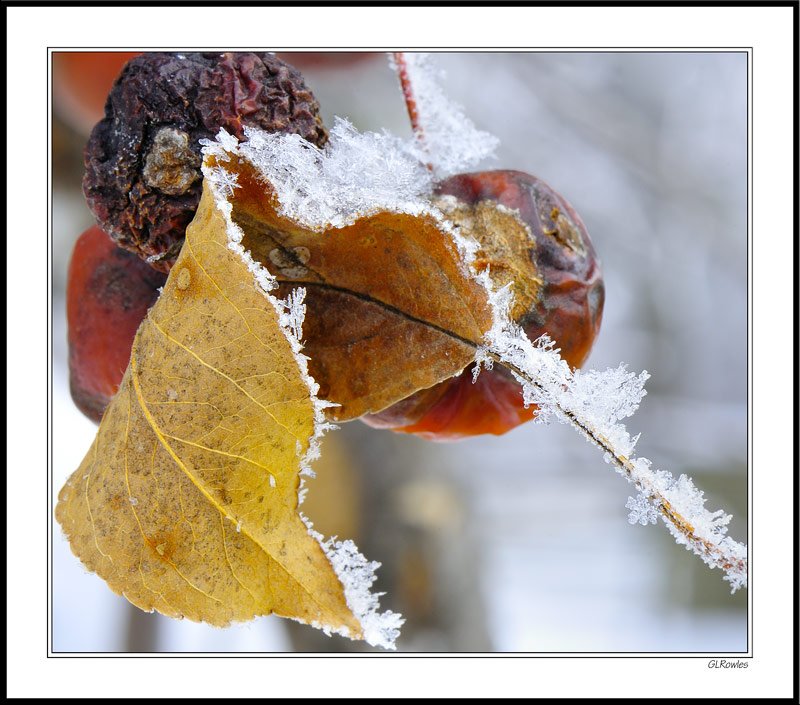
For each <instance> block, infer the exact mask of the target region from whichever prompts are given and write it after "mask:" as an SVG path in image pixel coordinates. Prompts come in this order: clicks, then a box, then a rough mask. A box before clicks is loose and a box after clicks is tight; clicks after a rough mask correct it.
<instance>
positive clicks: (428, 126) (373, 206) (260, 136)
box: [204, 54, 747, 643]
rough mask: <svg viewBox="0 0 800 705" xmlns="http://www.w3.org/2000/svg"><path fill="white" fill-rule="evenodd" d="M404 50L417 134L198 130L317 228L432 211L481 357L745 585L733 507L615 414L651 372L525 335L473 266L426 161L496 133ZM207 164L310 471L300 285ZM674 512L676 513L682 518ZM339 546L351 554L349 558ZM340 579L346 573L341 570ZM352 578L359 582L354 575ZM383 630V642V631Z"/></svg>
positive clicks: (478, 149) (340, 558)
mask: <svg viewBox="0 0 800 705" xmlns="http://www.w3.org/2000/svg"><path fill="white" fill-rule="evenodd" d="M405 58H406V62H407V66H408V69H409V73H410V74H411V76H412V78H413V81H414V86H415V89H416V93H415V99H416V100H417V103H418V111H419V116H420V118H421V121H422V128H423V129H422V132H423V135H424V139H425V144H424V145H422V144H420V142H419V141H418V140H416V139H413V140H402V139H399V138H397V137H395V136H393V135H390V134H389V133H387V132H385V131H384V132H383V133H381V134H377V133H371V132H367V133H359V132H358V131H356V130H355V128H354V127H353V126H352V125H351V124H350V123H349V122H347V121H346V120H342V119H338V118H337V119H336V122H335V124H334V126H333V129H332V130H331V131H330V140H329V142H328V144H327V145H326V146H325V148H324V149H319V148H317V147H316V146H315V145H312V144H310V143H308V142H306V141H305V140H303V139H302V138H301V137H299V136H297V135H280V134H268V133H264V132H261V131H259V130H256V129H252V128H245V135H246V138H247V140H246V141H245V142H243V143H241V144H239V143H238V142H237V140H236V139H235V138H234V137H232V136H231V135H229V134H227V133H226V132H225V131H224V130H220V132H219V134H218V135H217V138H216V141H211V140H205V141H204V152H205V153H206V154H213V155H215V156H216V157H217V159H218V163H222V162H224V161H226V160H227V158H228V157H227V154H226V153H227V152H232V153H238V154H240V155H242V156H245V157H246V158H247V159H249V160H250V161H251V162H252V163H253V164H254V165H255V167H256V168H257V169H258V171H259V172H260V174H261V176H262V177H263V178H264V179H266V180H267V181H269V182H270V184H271V185H272V186H273V188H274V189H275V191H276V194H277V197H278V200H279V203H280V208H281V212H282V214H283V215H285V216H287V217H290V218H293V219H295V220H296V221H297V222H299V223H300V224H302V225H304V226H306V227H308V228H311V229H316V230H319V231H323V230H325V229H326V228H329V227H342V226H345V225H348V224H351V223H353V222H354V221H355V220H356V219H358V218H360V217H364V216H367V215H370V214H372V213H375V212H379V211H388V212H397V213H408V214H411V215H421V214H430V215H432V216H433V217H435V218H436V219H437V220H438V221H439V223H440V225H441V227H442V230H443V231H445V232H446V233H447V234H448V235H449V236H450V237H451V238H452V239H453V241H454V243H455V245H456V247H457V248H458V251H459V254H460V256H461V259H462V262H463V265H464V269H465V271H466V272H468V273H469V275H470V276H472V277H473V278H474V279H475V280H476V281H477V282H478V283H480V284H481V285H482V286H483V287H484V288H485V290H486V292H487V299H488V303H489V306H490V307H491V310H492V315H493V325H492V328H491V329H490V330H489V331H488V332H487V333H486V335H485V339H484V341H483V345H481V346H479V347H478V349H477V351H476V359H477V360H478V361H479V362H480V363H481V364H483V366H484V367H487V368H488V367H491V365H492V363H493V362H500V363H502V364H504V365H505V366H506V367H507V368H508V369H509V370H511V372H512V374H513V375H514V376H515V377H516V379H517V380H518V381H519V383H520V384H521V385H522V393H523V397H524V401H525V403H526V405H531V404H535V405H536V406H537V407H538V411H537V420H538V421H540V422H546V421H548V420H550V419H551V418H553V417H555V418H556V419H558V420H559V421H561V422H563V423H569V424H571V425H572V426H573V427H575V428H577V429H579V430H580V431H581V432H582V433H583V434H584V436H585V437H586V438H587V439H588V440H589V441H591V442H592V443H594V444H595V445H597V446H598V447H600V449H601V450H602V451H603V453H604V457H605V459H606V461H607V462H610V463H612V464H614V465H615V466H616V468H617V470H618V472H620V473H621V474H622V475H623V476H625V477H626V479H628V481H630V482H632V483H633V484H634V485H635V486H636V487H637V489H638V490H639V491H640V494H639V495H638V496H637V498H636V499H633V498H631V499H629V502H628V505H626V506H627V507H628V509H630V510H631V513H630V514H629V519H630V520H631V522H632V523H644V524H649V523H654V520H655V517H656V516H659V515H660V516H661V518H662V520H663V521H664V522H665V523H666V524H667V526H668V528H669V530H670V531H671V532H672V534H673V536H674V537H675V539H676V541H677V542H678V543H682V544H684V545H685V546H686V547H687V548H688V549H691V550H693V551H694V552H695V553H697V554H698V555H700V557H701V558H702V559H703V560H704V561H706V562H707V563H708V564H709V565H710V566H711V567H720V568H722V569H723V570H724V571H725V572H726V574H727V575H726V578H725V579H726V580H729V581H730V584H731V588H732V591H735V590H736V589H737V588H739V587H741V586H745V585H746V584H747V563H746V558H747V548H746V547H745V546H744V545H743V544H740V543H737V542H735V541H733V540H732V539H730V538H729V537H727V536H725V533H726V530H727V528H726V524H727V521H728V520H729V517H727V516H726V515H724V514H723V513H721V512H715V513H711V512H709V511H708V510H706V509H705V508H704V506H703V505H704V503H705V500H704V499H703V497H702V493H701V492H699V491H698V490H697V489H696V488H694V486H693V484H692V483H691V480H688V478H686V479H685V478H684V477H683V476H682V477H681V478H680V479H679V480H677V481H676V480H674V478H672V476H671V475H670V474H669V473H667V472H665V471H654V470H653V469H652V468H651V463H650V461H649V460H647V459H646V458H634V457H633V450H634V447H635V445H636V441H637V440H638V436H636V437H634V438H631V436H630V435H629V433H628V432H627V430H626V428H625V426H624V424H622V423H620V420H621V419H624V418H626V417H628V416H630V415H631V414H633V413H634V411H635V410H636V409H637V408H638V406H639V403H640V401H641V399H642V397H643V396H644V395H645V394H646V392H645V390H644V383H645V382H646V380H647V378H648V377H649V375H648V373H647V372H642V373H640V374H639V375H636V374H633V373H631V372H628V371H627V369H626V367H625V365H620V366H619V367H617V368H615V369H608V370H606V371H604V372H598V371H595V370H588V371H580V370H572V369H570V367H569V365H568V364H567V363H566V362H565V361H564V360H563V359H562V358H561V357H560V355H559V351H558V350H557V349H556V348H555V346H554V344H553V342H552V341H551V340H549V339H548V338H547V337H546V336H543V337H542V338H540V339H539V340H537V341H531V340H530V339H528V337H527V336H526V335H525V334H524V332H523V331H522V329H521V328H520V327H519V326H518V325H517V324H516V323H515V322H514V321H513V320H512V319H511V317H510V314H509V311H510V307H511V303H512V294H511V290H510V287H509V286H506V287H503V288H501V289H495V287H494V285H493V283H492V281H491V278H490V277H489V273H488V271H486V270H484V271H483V272H481V273H480V274H477V273H476V272H475V270H474V268H473V266H472V265H473V260H474V256H475V253H476V251H477V250H478V249H479V245H478V244H477V242H475V241H474V240H473V239H471V238H466V237H464V236H462V235H460V234H459V233H458V229H457V228H455V227H453V226H452V224H451V223H450V222H449V221H448V220H447V218H446V217H445V215H444V214H443V213H442V212H441V211H440V210H439V209H437V208H436V207H434V206H432V205H431V203H430V196H431V192H432V189H433V186H434V180H433V175H432V173H431V168H429V165H430V167H432V169H433V172H434V174H435V175H436V176H437V177H438V178H442V177H443V176H445V175H448V174H452V173H457V172H459V171H463V170H465V169H467V168H471V167H473V166H474V165H475V164H476V163H477V162H478V161H479V160H480V159H483V158H484V157H486V156H489V155H490V154H491V152H492V151H493V149H494V147H495V145H496V140H495V139H494V138H492V137H491V136H488V135H487V134H486V133H481V132H480V131H478V130H476V129H475V128H474V126H473V125H472V123H471V122H469V120H467V119H466V118H465V117H464V115H463V112H462V111H461V109H460V108H459V107H458V106H454V105H453V104H452V103H450V102H449V101H447V99H446V98H445V97H444V93H443V91H442V90H441V89H440V88H439V86H438V82H437V77H436V74H435V73H434V72H433V71H432V69H431V67H430V65H429V63H428V59H427V58H425V57H418V56H417V55H413V54H406V55H405ZM204 173H205V175H206V177H207V178H208V179H209V180H210V181H211V182H212V183H213V184H214V185H215V193H216V197H217V203H218V205H219V206H220V209H221V210H222V211H223V213H224V214H225V215H226V218H227V221H228V225H229V241H230V245H229V246H230V247H231V249H234V250H236V251H238V252H239V253H240V256H241V257H242V259H243V261H244V262H245V264H247V266H248V268H250V269H251V271H253V272H254V276H255V278H256V281H257V283H258V285H259V286H260V288H261V289H262V290H263V291H264V293H265V295H267V296H268V298H270V299H271V300H272V301H273V305H274V306H276V310H278V313H279V316H280V317H281V322H282V323H281V325H282V327H283V330H284V332H285V333H286V335H287V338H289V340H290V342H291V343H292V347H293V350H295V354H296V357H297V358H298V364H300V366H301V369H302V370H303V372H304V374H305V375H306V378H307V381H308V384H309V389H310V390H311V393H312V396H313V397H314V399H315V409H316V412H317V422H318V433H317V434H316V435H315V438H314V439H312V445H311V447H310V448H309V450H308V453H307V454H306V458H305V459H304V468H306V469H307V474H310V469H308V462H310V461H311V460H312V459H313V458H314V457H316V456H317V455H318V454H319V441H318V436H320V435H321V434H322V432H324V430H327V428H330V424H327V422H325V418H324V413H323V412H324V408H325V405H326V404H327V402H324V401H321V400H318V399H316V396H315V395H316V392H317V390H318V385H317V384H316V382H314V380H312V379H311V377H310V376H309V375H308V373H307V365H306V360H307V358H305V356H304V355H302V353H301V352H300V350H301V349H302V345H301V344H300V340H299V338H300V335H301V331H302V320H303V315H304V311H301V307H302V308H304V307H303V306H302V297H301V296H299V295H298V298H295V299H292V300H289V301H286V302H278V301H277V300H275V299H274V298H273V297H271V296H269V295H268V292H269V291H271V290H272V289H273V288H274V287H275V281H274V279H273V278H272V277H271V275H269V273H268V272H267V271H266V269H264V268H263V267H261V266H260V265H259V264H257V263H254V262H253V261H252V258H250V255H249V253H247V252H244V251H243V250H242V247H241V244H240V243H241V237H242V234H241V231H240V230H239V229H238V227H237V226H236V225H235V224H234V223H233V222H232V220H231V218H230V211H231V205H230V203H229V202H228V200H227V198H228V197H230V195H231V194H232V192H233V191H234V189H235V188H236V187H237V184H236V179H235V176H234V177H231V176H230V175H228V176H226V175H225V170H224V168H218V169H213V170H212V169H206V168H205V167H204ZM237 248H238V249H237ZM479 369H480V365H476V372H475V376H476V377H477V374H478V373H479ZM301 492H304V489H303V488H301ZM301 496H302V495H301ZM675 517H680V518H681V519H682V523H681V522H680V521H678V520H677V519H675ZM676 524H678V525H676ZM309 530H311V529H310V528H309ZM320 540H321V537H320ZM354 550H355V548H354V547H352V548H351V544H350V543H348V542H344V543H330V542H329V543H328V544H327V548H326V551H327V552H328V553H329V557H330V558H331V561H332V562H336V563H337V564H339V565H340V566H341V570H342V575H344V574H347V575H361V573H362V572H363V571H365V570H366V568H365V567H364V566H366V565H367V564H366V562H363V563H362V559H355V558H354V557H353V556H354V555H355V553H354ZM358 555H360V554H358ZM345 556H349V557H350V558H349V559H348V560H345V558H344V557H345ZM362 558H363V557H362ZM355 565H357V566H360V567H359V568H358V569H355V568H353V567H352V566H355ZM362 569H363V571H362ZM337 572H338V569H337ZM342 580H343V584H345V581H344V578H342ZM356 582H357V583H358V585H359V589H358V591H357V592H358V593H359V595H361V594H362V593H363V590H362V588H363V587H364V586H365V585H367V586H368V585H369V584H371V580H370V579H368V578H363V579H359V580H358V581H356ZM350 589H352V590H355V588H353V587H352V586H351V588H350ZM354 594H355V593H354ZM366 594H368V590H367V592H366ZM355 599H356V598H354V600H355ZM370 599H371V598H369V599H368V598H363V597H360V598H358V600H357V602H358V604H361V605H363V604H369V605H370V607H369V614H373V607H374V605H373V604H372V603H371V602H370ZM375 599H376V604H377V598H375ZM365 600H366V602H365ZM348 604H349V603H348ZM359 609H361V608H359ZM375 614H377V613H376V612H375ZM387 615H391V613H387ZM385 619H386V623H385V624H384V625H383V626H382V627H376V629H377V632H376V633H383V634H384V635H388V634H391V633H393V630H394V629H396V626H399V622H397V624H396V626H386V625H391V624H395V620H399V616H397V615H392V616H387V617H386V618H385ZM375 638H376V639H378V637H375ZM387 638H388V637H387ZM378 642H379V643H381V642H380V639H378Z"/></svg>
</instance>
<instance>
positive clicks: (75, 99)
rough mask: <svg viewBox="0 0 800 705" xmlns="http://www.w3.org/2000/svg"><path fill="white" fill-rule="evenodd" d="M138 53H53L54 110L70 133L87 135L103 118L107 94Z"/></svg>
mask: <svg viewBox="0 0 800 705" xmlns="http://www.w3.org/2000/svg"><path fill="white" fill-rule="evenodd" d="M139 53H140V52H131V51H55V52H53V54H52V59H53V108H54V110H55V112H56V113H57V114H58V116H59V117H60V118H61V119H62V120H63V121H64V122H65V123H66V124H68V125H69V126H70V127H71V128H72V129H73V130H75V131H76V132H78V133H80V134H82V135H87V136H88V135H89V133H90V132H91V131H92V128H93V127H94V126H95V124H96V123H97V121H98V120H101V119H102V117H103V106H104V105H105V104H106V98H107V97H108V92H109V91H110V90H111V86H112V84H113V83H114V79H115V78H116V77H117V76H118V75H119V72H120V71H121V70H122V67H123V66H124V65H125V63H126V62H127V61H128V60H130V59H132V58H133V57H134V56H139Z"/></svg>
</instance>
